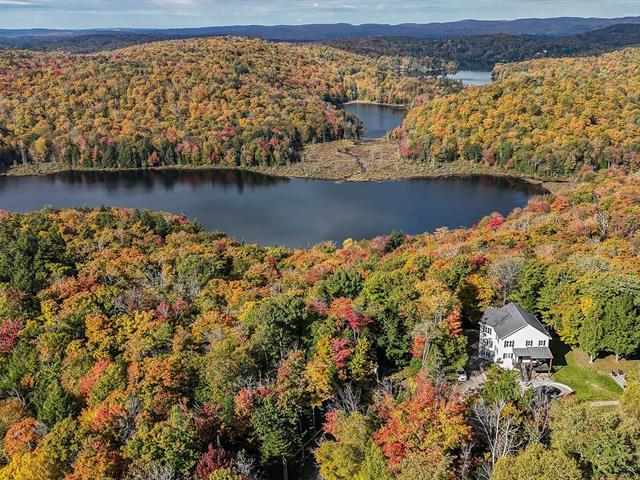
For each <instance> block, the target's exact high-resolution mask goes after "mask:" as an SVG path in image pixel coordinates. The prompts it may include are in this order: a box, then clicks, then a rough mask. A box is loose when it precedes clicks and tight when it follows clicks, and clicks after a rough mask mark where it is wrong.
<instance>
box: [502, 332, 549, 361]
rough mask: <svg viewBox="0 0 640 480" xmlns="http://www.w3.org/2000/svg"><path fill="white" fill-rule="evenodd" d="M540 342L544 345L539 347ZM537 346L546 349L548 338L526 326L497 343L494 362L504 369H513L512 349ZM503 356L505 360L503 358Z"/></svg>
mask: <svg viewBox="0 0 640 480" xmlns="http://www.w3.org/2000/svg"><path fill="white" fill-rule="evenodd" d="M542 341H544V342H545V343H544V345H540V342H542ZM527 342H531V344H527ZM538 346H545V347H548V346H549V337H548V336H547V335H546V334H544V333H542V332H541V331H539V330H537V329H535V328H533V327H532V326H531V325H527V326H526V327H524V328H522V329H520V330H518V331H517V332H514V333H512V334H511V335H509V336H508V337H505V338H502V339H500V340H499V341H498V349H497V355H496V357H497V358H496V359H495V360H494V361H497V362H501V365H502V366H503V367H504V368H506V369H508V370H511V369H513V367H514V365H513V361H514V360H515V359H514V358H513V349H514V348H527V347H538ZM505 356H506V357H507V358H504V357H505Z"/></svg>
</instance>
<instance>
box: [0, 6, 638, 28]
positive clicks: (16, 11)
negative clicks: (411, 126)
mask: <svg viewBox="0 0 640 480" xmlns="http://www.w3.org/2000/svg"><path fill="white" fill-rule="evenodd" d="M636 15H640V0H581V1H579V0H0V28H34V27H43V28H44V27H46V28H96V27H102V28H110V27H144V28H147V27H153V28H156V27H157V28H165V27H199V26H213V25H246V24H260V25H275V24H303V23H337V22H347V23H353V24H361V23H394V24H395V23H404V22H412V23H429V22H445V21H452V20H462V19H466V18H476V19H492V20H510V19H514V18H528V17H559V16H580V17H590V16H591V17H622V16H636Z"/></svg>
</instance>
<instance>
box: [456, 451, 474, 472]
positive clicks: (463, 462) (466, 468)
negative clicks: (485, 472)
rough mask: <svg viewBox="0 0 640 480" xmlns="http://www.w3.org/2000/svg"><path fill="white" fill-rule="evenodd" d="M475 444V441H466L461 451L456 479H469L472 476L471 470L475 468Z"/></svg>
mask: <svg viewBox="0 0 640 480" xmlns="http://www.w3.org/2000/svg"><path fill="white" fill-rule="evenodd" d="M474 447H475V445H474V444H473V442H469V443H466V444H465V445H464V446H463V447H462V450H461V451H460V457H459V458H460V461H459V464H458V468H457V469H456V480H468V479H470V478H471V471H472V469H473V464H474V460H473V448H474Z"/></svg>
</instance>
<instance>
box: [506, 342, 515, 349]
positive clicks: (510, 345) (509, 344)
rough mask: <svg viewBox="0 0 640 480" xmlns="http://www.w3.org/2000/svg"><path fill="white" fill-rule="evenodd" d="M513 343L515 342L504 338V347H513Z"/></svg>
mask: <svg viewBox="0 0 640 480" xmlns="http://www.w3.org/2000/svg"><path fill="white" fill-rule="evenodd" d="M514 344H515V342H514V341H513V340H505V341H504V346H505V348H509V347H513V345H514Z"/></svg>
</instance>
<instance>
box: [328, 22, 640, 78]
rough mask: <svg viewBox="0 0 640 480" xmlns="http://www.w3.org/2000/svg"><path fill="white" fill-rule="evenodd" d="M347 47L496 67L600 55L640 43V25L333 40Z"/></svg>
mask: <svg viewBox="0 0 640 480" xmlns="http://www.w3.org/2000/svg"><path fill="white" fill-rule="evenodd" d="M327 43H328V44H329V45H331V46H334V47H336V48H341V49H343V50H346V51H349V52H354V53H359V54H362V55H369V56H372V57H379V56H383V55H397V56H411V57H418V58H424V59H429V60H430V61H431V62H433V64H434V66H437V65H438V64H439V63H440V64H441V65H442V67H443V68H444V69H445V70H449V71H450V70H456V69H458V68H459V69H462V70H493V68H494V67H495V66H496V65H497V64H499V63H512V62H521V61H523V60H532V59H535V58H543V57H553V58H558V57H568V56H581V55H596V54H601V53H606V52H610V51H613V50H617V49H621V48H624V47H631V46H638V45H640V26H639V25H634V24H619V25H613V26H610V27H607V28H602V29H599V30H593V31H590V32H586V33H580V34H577V35H571V36H564V37H551V38H550V37H548V36H534V35H514V34H508V33H494V34H486V35H473V36H462V37H450V38H444V39H438V40H429V39H420V38H412V37H364V38H350V39H340V40H334V41H331V42H327Z"/></svg>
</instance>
